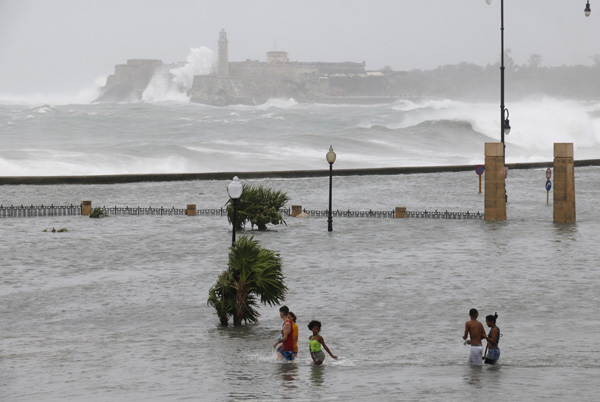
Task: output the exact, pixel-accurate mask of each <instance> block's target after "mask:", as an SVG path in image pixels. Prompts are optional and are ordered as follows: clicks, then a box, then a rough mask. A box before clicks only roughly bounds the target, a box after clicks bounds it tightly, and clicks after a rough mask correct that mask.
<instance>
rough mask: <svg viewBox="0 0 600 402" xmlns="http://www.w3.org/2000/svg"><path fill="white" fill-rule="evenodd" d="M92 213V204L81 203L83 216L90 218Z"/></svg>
mask: <svg viewBox="0 0 600 402" xmlns="http://www.w3.org/2000/svg"><path fill="white" fill-rule="evenodd" d="M91 213H92V202H91V201H81V215H87V216H89V215H90V214H91Z"/></svg>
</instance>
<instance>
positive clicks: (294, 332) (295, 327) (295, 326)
mask: <svg viewBox="0 0 600 402" xmlns="http://www.w3.org/2000/svg"><path fill="white" fill-rule="evenodd" d="M290 317H291V318H292V336H293V337H294V349H293V350H294V356H298V324H296V314H294V313H292V312H291V311H290Z"/></svg>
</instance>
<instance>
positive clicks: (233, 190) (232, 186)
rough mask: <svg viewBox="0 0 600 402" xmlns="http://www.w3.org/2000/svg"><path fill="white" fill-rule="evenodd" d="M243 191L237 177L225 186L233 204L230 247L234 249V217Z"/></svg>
mask: <svg viewBox="0 0 600 402" xmlns="http://www.w3.org/2000/svg"><path fill="white" fill-rule="evenodd" d="M243 190H244V186H242V183H240V181H239V180H238V177H237V176H235V177H234V178H233V180H232V181H231V182H230V183H229V184H228V185H227V194H229V198H231V200H232V202H233V219H232V220H231V222H232V223H233V236H232V238H231V247H235V226H236V215H237V210H236V207H237V200H238V199H239V198H240V197H241V196H242V191H243Z"/></svg>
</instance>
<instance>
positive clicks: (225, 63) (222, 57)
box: [217, 29, 229, 77]
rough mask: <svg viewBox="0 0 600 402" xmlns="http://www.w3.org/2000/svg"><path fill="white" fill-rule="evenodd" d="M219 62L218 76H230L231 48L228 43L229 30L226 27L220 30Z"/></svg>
mask: <svg viewBox="0 0 600 402" xmlns="http://www.w3.org/2000/svg"><path fill="white" fill-rule="evenodd" d="M218 43H219V62H218V65H217V76H219V77H229V50H228V48H227V44H228V43H229V41H228V40H227V32H225V29H221V32H219V42H218Z"/></svg>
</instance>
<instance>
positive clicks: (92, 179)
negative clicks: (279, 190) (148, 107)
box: [0, 159, 600, 185]
mask: <svg viewBox="0 0 600 402" xmlns="http://www.w3.org/2000/svg"><path fill="white" fill-rule="evenodd" d="M574 163H575V167H582V166H600V159H585V160H576V161H574ZM553 164H554V162H528V163H507V164H506V167H507V168H509V169H536V168H547V167H550V166H553ZM476 166H477V165H451V166H410V167H383V168H364V169H334V170H333V173H332V174H333V176H373V175H399V174H415V173H441V172H465V171H469V170H475V167H476ZM233 176H237V177H239V178H240V180H248V179H266V178H273V179H281V178H283V179H285V178H307V177H328V176H329V170H328V169H323V170H282V171H264V172H211V173H172V174H171V173H152V174H117V175H91V176H0V185H20V184H29V185H53V184H118V183H140V182H161V181H190V180H231V178H232V177H233Z"/></svg>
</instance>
